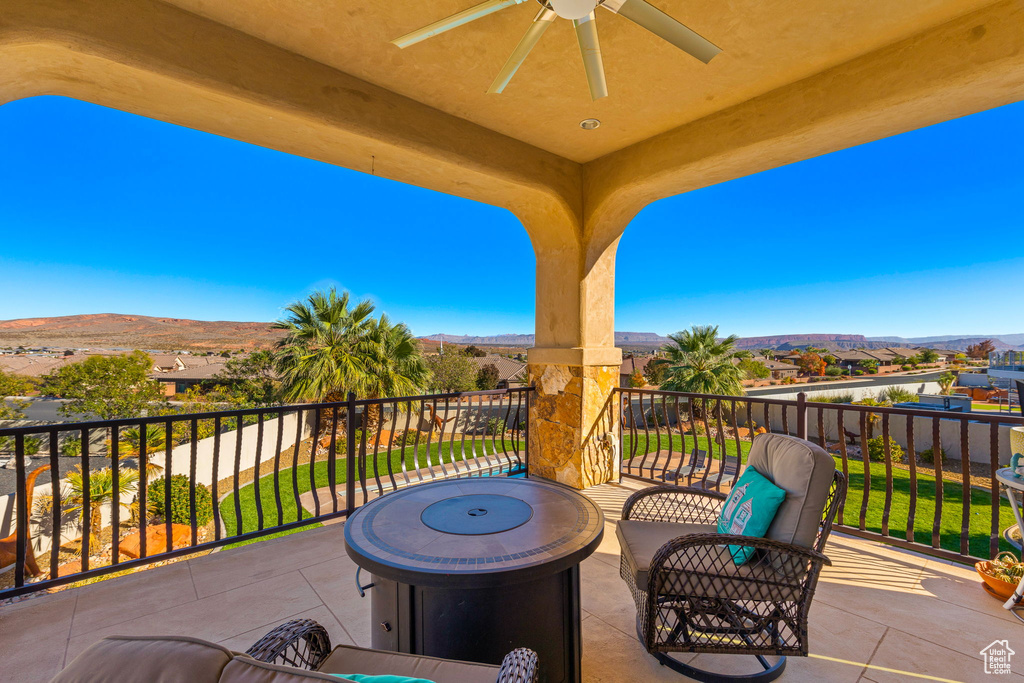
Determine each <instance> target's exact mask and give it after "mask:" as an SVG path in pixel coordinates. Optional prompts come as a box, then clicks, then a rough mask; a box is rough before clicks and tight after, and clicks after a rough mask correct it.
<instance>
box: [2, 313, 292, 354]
mask: <svg viewBox="0 0 1024 683" xmlns="http://www.w3.org/2000/svg"><path fill="white" fill-rule="evenodd" d="M283 336H284V333H283V332H282V331H280V330H274V329H271V327H270V323H250V322H232V321H223V320H213V321H209V320H189V319H187V318H154V317H151V316H146V315H121V314H118V313H96V314H92V315H66V316H61V317H58V318H22V319H20V320H0V347H4V346H11V347H16V346H25V347H29V348H36V347H57V348H76V349H77V348H108V349H111V348H112V349H157V350H174V349H181V350H184V349H191V350H202V351H222V350H232V351H236V350H242V351H251V350H253V349H257V348H261V347H270V346H272V345H273V344H274V342H276V341H277V340H278V339H280V338H282V337H283Z"/></svg>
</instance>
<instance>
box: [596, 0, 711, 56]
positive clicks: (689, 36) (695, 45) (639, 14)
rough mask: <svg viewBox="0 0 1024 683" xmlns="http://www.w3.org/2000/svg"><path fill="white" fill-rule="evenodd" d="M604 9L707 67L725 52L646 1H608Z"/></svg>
mask: <svg viewBox="0 0 1024 683" xmlns="http://www.w3.org/2000/svg"><path fill="white" fill-rule="evenodd" d="M601 6H602V7H605V8H607V9H610V10H611V11H613V12H615V13H616V14H621V15H622V16H624V17H626V18H627V19H629V20H630V21H632V22H633V23H634V24H639V25H640V26H643V27H644V28H645V29H647V30H648V31H650V32H651V33H653V34H655V35H657V36H660V37H662V38H664V39H665V40H667V41H668V42H670V43H672V44H673V45H675V46H676V47H678V48H679V49H680V50H683V51H684V52H688V53H689V54H691V55H693V56H694V57H696V58H697V59H699V60H700V61H702V62H704V63H705V64H707V63H708V62H710V61H711V59H712V58H713V57H714V56H715V55H717V54H718V53H719V52H721V51H722V48H720V47H718V46H716V45H715V44H714V43H712V42H711V41H709V40H707V39H705V38H702V37H701V36H700V35H698V34H697V32H696V31H693V30H691V29H688V28H686V27H685V26H683V25H682V24H680V23H679V22H678V21H676V20H675V19H673V18H672V17H670V16H669V15H667V14H665V13H664V12H662V11H661V10H660V9H658V8H657V7H655V6H653V5H651V4H649V3H647V2H646V1H645V0H605V2H604V3H603V4H602V5H601Z"/></svg>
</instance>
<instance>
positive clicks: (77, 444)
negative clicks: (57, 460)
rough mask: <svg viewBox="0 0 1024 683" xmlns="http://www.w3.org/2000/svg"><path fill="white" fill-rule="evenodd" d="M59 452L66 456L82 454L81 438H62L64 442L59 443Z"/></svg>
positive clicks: (72, 456)
mask: <svg viewBox="0 0 1024 683" xmlns="http://www.w3.org/2000/svg"><path fill="white" fill-rule="evenodd" d="M60 452H61V454H62V455H64V456H65V457H67V458H77V457H78V456H80V455H81V454H82V440H81V439H64V443H62V444H61V445H60Z"/></svg>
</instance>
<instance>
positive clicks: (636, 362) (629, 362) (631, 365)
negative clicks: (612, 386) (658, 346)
mask: <svg viewBox="0 0 1024 683" xmlns="http://www.w3.org/2000/svg"><path fill="white" fill-rule="evenodd" d="M655 358H657V356H641V357H639V358H637V357H634V356H632V355H630V356H627V357H626V358H623V359H622V365H621V366H619V374H620V375H632V374H633V373H634V372H643V371H644V370H646V369H647V364H648V363H650V362H651V361H652V360H654V359H655Z"/></svg>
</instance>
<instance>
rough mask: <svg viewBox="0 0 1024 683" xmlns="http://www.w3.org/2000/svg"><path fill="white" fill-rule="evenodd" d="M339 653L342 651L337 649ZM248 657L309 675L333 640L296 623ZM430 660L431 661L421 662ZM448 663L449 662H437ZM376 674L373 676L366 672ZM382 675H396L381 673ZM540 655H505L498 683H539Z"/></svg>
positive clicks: (310, 624) (308, 623)
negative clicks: (538, 658)
mask: <svg viewBox="0 0 1024 683" xmlns="http://www.w3.org/2000/svg"><path fill="white" fill-rule="evenodd" d="M338 649H340V648H338ZM351 649H352V650H353V651H360V652H363V653H367V652H375V651H369V650H363V649H362V648H351ZM245 654H247V655H249V656H250V657H252V658H253V659H257V660H259V661H261V662H266V663H268V664H279V665H284V666H293V667H297V668H300V669H308V670H310V671H319V670H320V667H321V666H323V665H324V663H325V662H326V661H327V660H328V658H329V657H330V656H331V655H332V654H333V651H332V650H331V639H330V636H328V635H327V630H326V629H325V628H324V627H323V626H321V625H320V624H318V623H317V622H315V621H313V620H312V619H296V620H294V621H289V622H286V623H284V624H281V625H280V626H277V627H276V628H274V629H273V630H271V631H270V632H269V633H267V635H265V636H263V637H262V638H260V639H259V640H258V641H257V642H256V643H255V644H254V645H253V646H252V647H250V648H249V649H248V650H246V652H245ZM380 654H382V655H383V656H384V657H392V658H394V657H398V658H416V656H415V655H403V654H398V653H380ZM418 659H431V658H418ZM435 661H447V660H435ZM363 673H373V672H363ZM380 673H394V672H393V671H381V672H380ZM536 681H537V653H536V652H534V651H533V650H528V649H526V648H517V649H515V650H512V652H510V653H508V654H507V655H505V659H504V661H502V663H501V669H500V670H498V675H497V679H496V683H536Z"/></svg>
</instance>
